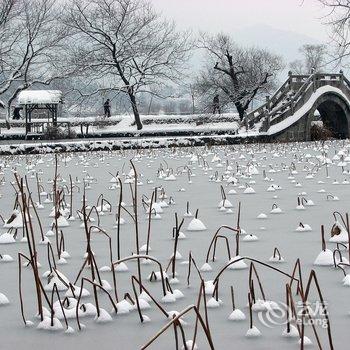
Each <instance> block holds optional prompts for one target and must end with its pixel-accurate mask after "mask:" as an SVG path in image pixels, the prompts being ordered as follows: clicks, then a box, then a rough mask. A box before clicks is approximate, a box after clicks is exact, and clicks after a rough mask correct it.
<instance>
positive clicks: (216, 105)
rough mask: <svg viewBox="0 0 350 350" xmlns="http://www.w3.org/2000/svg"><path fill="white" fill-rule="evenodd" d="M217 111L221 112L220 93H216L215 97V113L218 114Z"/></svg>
mask: <svg viewBox="0 0 350 350" xmlns="http://www.w3.org/2000/svg"><path fill="white" fill-rule="evenodd" d="M216 112H218V113H219V114H221V109H220V97H219V95H215V96H214V99H213V114H216Z"/></svg>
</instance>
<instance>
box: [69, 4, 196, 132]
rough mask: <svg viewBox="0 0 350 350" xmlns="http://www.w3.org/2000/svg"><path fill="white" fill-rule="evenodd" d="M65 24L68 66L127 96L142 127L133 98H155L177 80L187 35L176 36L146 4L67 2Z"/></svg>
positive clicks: (184, 57)
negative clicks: (70, 34)
mask: <svg viewBox="0 0 350 350" xmlns="http://www.w3.org/2000/svg"><path fill="white" fill-rule="evenodd" d="M68 12H69V13H68V15H67V16H66V21H65V23H66V25H67V26H69V27H70V28H71V29H72V30H73V31H74V34H75V39H74V48H72V53H73V56H72V63H73V64H75V65H76V66H77V67H78V68H79V70H80V72H81V74H82V75H85V76H86V77H88V78H89V79H92V80H94V81H98V82H99V84H100V89H98V90H97V91H96V93H98V92H99V91H100V90H103V89H104V90H106V91H109V92H113V91H114V92H118V93H124V94H126V95H127V96H128V98H129V101H130V104H131V107H132V110H133V114H134V117H135V123H136V125H137V129H138V130H140V129H142V122H141V119H140V115H139V109H138V101H137V95H138V94H140V93H151V94H155V95H158V96H160V95H161V93H162V89H163V88H164V87H165V86H166V84H168V83H169V82H171V83H176V82H179V81H180V79H181V76H182V75H183V74H182V73H183V70H184V63H185V62H186V61H187V59H188V54H189V50H190V48H191V45H190V35H189V33H178V32H177V31H176V28H175V25H174V23H171V22H168V21H166V20H162V19H161V17H160V15H159V14H158V13H156V12H155V11H154V9H153V7H152V6H151V4H150V3H149V2H147V1H142V0H104V1H100V0H73V1H72V4H71V6H70V7H69V10H68Z"/></svg>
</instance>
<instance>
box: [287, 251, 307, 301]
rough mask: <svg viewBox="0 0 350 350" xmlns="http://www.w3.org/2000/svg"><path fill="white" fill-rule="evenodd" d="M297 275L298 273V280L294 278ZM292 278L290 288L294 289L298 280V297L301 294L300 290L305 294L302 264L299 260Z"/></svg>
mask: <svg viewBox="0 0 350 350" xmlns="http://www.w3.org/2000/svg"><path fill="white" fill-rule="evenodd" d="M296 273H298V275H299V278H298V279H295V278H294V277H295V275H296ZM292 277H293V278H292V279H291V280H290V283H289V286H290V288H292V286H293V283H294V281H295V280H296V281H297V289H296V291H297V292H296V293H297V295H298V294H299V290H301V292H302V293H304V287H303V278H302V273H301V262H300V259H299V258H298V259H297V260H296V262H295V265H294V269H293V272H292Z"/></svg>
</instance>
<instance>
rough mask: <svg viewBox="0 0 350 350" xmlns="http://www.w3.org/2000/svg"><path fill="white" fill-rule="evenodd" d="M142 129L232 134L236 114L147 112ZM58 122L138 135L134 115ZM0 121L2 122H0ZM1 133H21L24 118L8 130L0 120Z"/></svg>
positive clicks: (74, 127) (93, 131)
mask: <svg viewBox="0 0 350 350" xmlns="http://www.w3.org/2000/svg"><path fill="white" fill-rule="evenodd" d="M141 120H142V123H143V124H144V128H143V130H142V133H154V134H158V133H166V132H183V131H186V132H188V131H193V132H195V133H203V132H215V131H226V130H227V131H230V132H231V133H234V132H235V131H236V130H237V129H238V122H237V120H238V117H237V115H236V114H234V113H230V114H229V113H227V114H222V115H220V116H218V115H215V116H213V115H200V114H194V115H147V116H141ZM58 121H59V123H61V124H62V126H65V125H64V123H69V125H70V126H71V129H72V130H74V131H75V132H76V133H80V131H81V130H80V126H81V125H84V126H86V125H89V135H91V136H93V135H94V134H96V135H103V134H113V133H115V134H120V133H131V134H137V133H139V131H138V130H137V129H136V126H135V125H134V118H133V116H130V115H120V116H112V117H111V118H104V117H102V116H97V117H70V118H63V117H62V118H59V120H58ZM33 122H36V123H45V122H47V119H35V120H33ZM1 124H3V125H1ZM0 126H2V127H3V129H1V133H2V134H6V135H16V134H22V135H23V134H24V132H25V129H24V128H25V123H24V120H13V121H11V129H9V130H7V129H6V128H5V122H3V123H0Z"/></svg>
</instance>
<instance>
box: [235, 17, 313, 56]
mask: <svg viewBox="0 0 350 350" xmlns="http://www.w3.org/2000/svg"><path fill="white" fill-rule="evenodd" d="M232 35H233V37H234V39H235V40H236V41H237V42H238V43H239V44H241V45H247V46H251V45H256V46H258V47H262V48H267V49H269V50H271V51H273V52H274V53H276V54H279V55H281V56H283V57H284V59H285V61H286V63H289V62H291V61H294V60H295V59H297V58H298V57H299V52H298V49H299V48H300V47H301V46H302V45H304V44H319V43H320V41H318V40H317V39H315V38H312V37H310V36H308V35H303V34H299V33H296V32H292V31H287V30H282V29H276V28H273V27H271V26H268V25H264V24H258V25H254V26H251V27H247V28H242V29H240V30H239V31H237V32H235V33H232Z"/></svg>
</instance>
